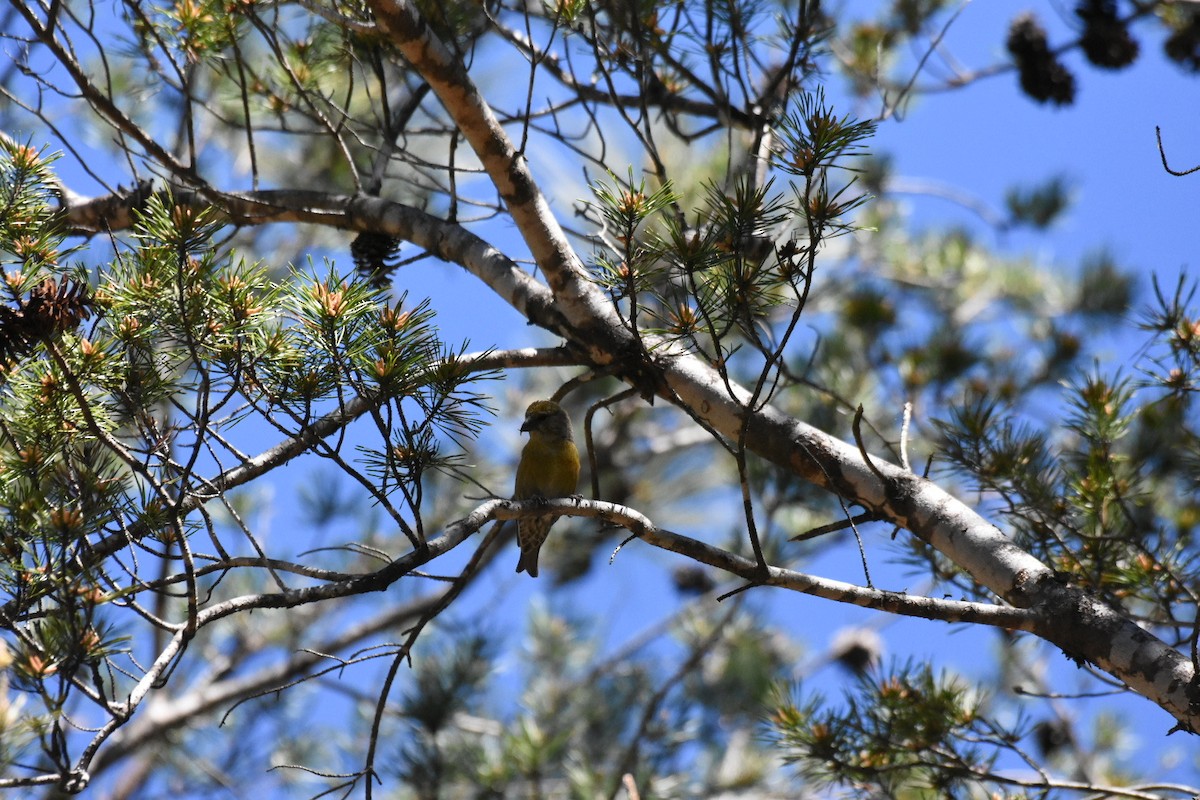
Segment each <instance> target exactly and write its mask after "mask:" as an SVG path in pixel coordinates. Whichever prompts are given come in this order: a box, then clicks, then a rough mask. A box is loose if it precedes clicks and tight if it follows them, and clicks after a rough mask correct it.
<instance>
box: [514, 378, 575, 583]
mask: <svg viewBox="0 0 1200 800" xmlns="http://www.w3.org/2000/svg"><path fill="white" fill-rule="evenodd" d="M526 431H528V433H529V441H528V442H526V443H525V448H524V449H523V450H522V451H521V461H520V463H519V464H517V485H516V488H515V490H514V491H513V499H514V500H531V499H543V500H544V499H548V498H554V497H567V496H568V495H572V494H574V493H575V485H576V484H577V483H578V481H579V451H578V450H576V449H575V437H574V436H572V435H571V418H570V417H568V416H567V412H566V411H563V410H562V407H561V406H559V404H558V403H555V402H554V401H552V400H538V401H536V402H533V403H531V404H530V405H529V408H528V409H526V411H525V422H524V424H522V425H521V432H522V433H524V432H526ZM556 519H557V517H531V518H528V519H520V520H517V544H519V545H520V546H521V559H520V561H518V562H517V572H522V571H528V572H529V575H530V577H533V578H536V577H537V574H538V552H540V551H541V549H542V543H543V542H545V541H546V534H548V533H549V532H550V526H551V525H553V524H554V522H555V520H556Z"/></svg>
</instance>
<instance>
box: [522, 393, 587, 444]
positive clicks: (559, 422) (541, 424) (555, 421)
mask: <svg viewBox="0 0 1200 800" xmlns="http://www.w3.org/2000/svg"><path fill="white" fill-rule="evenodd" d="M521 432H522V433H524V432H528V433H530V434H533V433H540V434H542V435H543V436H549V437H552V438H559V439H573V438H574V437H573V436H572V435H571V418H570V417H569V416H567V412H566V411H564V410H563V408H562V406H560V405H559V404H558V403H556V402H554V401H553V400H535V401H534V402H532V403H530V404H529V408H527V409H525V422H524V423H522V425H521Z"/></svg>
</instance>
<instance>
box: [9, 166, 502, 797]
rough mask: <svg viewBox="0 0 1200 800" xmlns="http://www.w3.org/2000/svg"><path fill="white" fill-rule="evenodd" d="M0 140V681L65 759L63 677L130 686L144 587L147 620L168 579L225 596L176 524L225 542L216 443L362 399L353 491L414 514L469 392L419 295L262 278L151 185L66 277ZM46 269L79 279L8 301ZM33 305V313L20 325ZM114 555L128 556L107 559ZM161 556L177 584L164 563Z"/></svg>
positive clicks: (458, 435)
mask: <svg viewBox="0 0 1200 800" xmlns="http://www.w3.org/2000/svg"><path fill="white" fill-rule="evenodd" d="M7 152H8V161H7V162H6V163H5V165H4V166H3V169H0V174H2V175H3V177H4V182H3V189H2V191H3V192H4V194H5V196H6V197H7V198H8V209H9V212H8V213H6V214H5V215H4V216H3V218H2V219H3V223H0V258H2V259H3V264H4V266H5V268H7V269H8V270H9V271H8V272H6V273H5V274H6V284H7V285H8V286H9V287H10V291H11V293H12V296H13V302H14V303H16V308H15V309H13V308H7V309H4V311H5V312H6V313H4V314H3V315H0V317H2V318H0V338H4V337H7V340H9V341H10V343H11V340H12V339H13V336H14V334H13V331H14V330H20V331H21V332H22V333H21V336H22V337H23V338H22V340H21V342H20V345H21V346H20V347H16V346H9V347H8V348H7V351H6V352H8V353H9V354H10V356H11V357H10V359H9V363H8V364H7V368H6V370H5V371H4V373H3V383H2V384H0V601H2V602H3V603H4V605H3V609H4V611H3V613H4V614H5V615H6V616H5V619H6V626H5V627H6V629H8V631H9V632H10V634H11V635H12V637H13V638H11V639H10V640H9V645H10V647H11V648H12V650H13V656H12V667H11V674H12V676H13V679H12V684H11V685H12V688H13V689H14V690H17V691H19V692H22V693H24V694H25V695H27V696H28V698H27V699H28V700H29V703H28V704H27V706H26V708H28V709H29V713H32V714H36V715H39V716H38V718H39V719H40V720H41V722H40V723H39V724H41V725H42V726H43V727H42V728H41V729H40V730H39V732H38V738H37V739H36V742H37V745H38V746H39V747H40V749H41V752H42V756H43V757H44V758H46V759H49V760H50V762H51V763H53V764H55V765H57V768H61V769H62V770H64V774H65V773H66V772H69V771H70V758H71V757H70V755H69V751H70V749H71V748H70V746H69V745H68V744H67V742H68V740H69V739H70V734H69V733H68V730H67V728H66V727H65V717H64V713H65V712H66V711H67V709H70V708H73V707H74V706H75V705H76V704H77V703H78V702H81V701H80V700H79V698H78V697H77V695H78V690H79V687H81V686H87V687H90V688H89V689H88V691H89V692H90V697H91V698H92V700H93V701H94V702H95V703H96V704H99V705H100V706H101V707H102V708H103V707H106V706H104V704H106V703H109V702H113V701H115V700H117V699H118V698H120V697H121V696H122V694H124V693H128V691H129V689H130V687H131V686H132V681H133V680H135V679H134V678H132V677H130V676H133V675H135V674H136V673H132V672H129V671H128V670H113V669H111V665H112V664H113V663H114V662H115V661H117V660H120V659H123V658H125V657H126V653H128V652H129V650H130V644H129V641H128V635H127V634H126V633H125V631H124V630H123V629H124V628H125V626H127V625H131V624H136V623H137V622H138V621H140V615H141V614H143V613H144V612H142V611H139V609H141V608H142V604H143V603H144V602H145V600H143V598H144V597H146V596H152V597H153V596H155V595H161V597H162V599H161V601H160V602H161V603H163V608H162V610H160V612H159V613H167V612H168V611H169V609H170V607H171V606H172V605H174V601H172V600H170V599H169V597H170V594H171V592H172V591H173V589H172V588H171V587H172V586H173V585H175V584H177V583H179V582H180V581H186V582H188V583H192V582H197V581H201V582H203V583H206V584H208V592H207V594H205V593H201V595H202V596H201V597H199V598H194V599H193V602H195V603H196V604H197V605H199V606H207V605H209V604H211V603H216V602H219V601H220V600H222V599H224V598H225V597H226V596H227V595H226V592H228V591H236V590H237V588H238V586H237V584H238V581H237V580H236V579H232V578H226V579H225V580H223V581H220V580H218V581H215V582H210V581H207V580H204V579H201V578H199V577H198V573H199V574H201V575H202V574H204V573H205V572H206V569H207V568H206V566H205V563H206V562H208V561H210V560H211V559H212V556H204V555H200V556H197V555H196V554H195V553H194V551H193V547H197V546H198V547H200V548H201V549H202V550H203V549H204V545H203V544H201V543H199V542H196V543H193V537H195V536H196V535H197V534H198V533H200V532H203V533H204V534H206V536H205V537H203V538H205V539H207V540H208V541H209V542H210V543H212V546H213V547H215V548H216V549H217V550H218V551H224V550H225V548H226V547H233V548H234V549H239V548H236V546H233V545H227V544H225V543H222V542H221V537H220V534H219V533H218V531H217V526H216V524H215V523H214V521H213V518H212V516H211V515H210V514H208V513H207V512H204V511H203V510H200V509H202V506H203V503H204V502H205V501H207V500H208V499H210V498H211V497H212V493H213V492H212V487H213V486H215V485H218V484H219V483H220V482H222V481H225V480H226V476H227V475H228V474H229V473H227V472H226V473H224V474H222V472H223V470H227V469H229V468H230V467H233V468H235V469H236V468H237V467H238V466H239V465H244V464H246V462H247V458H246V456H244V455H242V450H241V449H240V448H239V447H238V446H237V445H236V444H235V442H236V441H238V439H237V438H236V437H238V436H239V435H240V434H242V432H243V431H245V430H246V428H250V429H253V425H247V424H246V423H249V422H258V423H261V422H264V421H265V422H267V423H269V425H270V426H272V427H273V428H274V429H276V430H278V431H283V432H289V431H290V432H292V435H295V434H297V433H298V432H299V431H301V430H304V429H306V428H307V427H308V426H311V425H312V424H313V423H314V422H315V421H316V420H317V419H318V418H319V417H321V416H322V415H327V414H329V413H330V412H335V413H336V412H338V411H339V410H340V409H345V408H346V407H347V405H348V404H350V403H351V402H353V401H354V400H355V397H356V396H358V397H359V398H362V399H366V400H369V401H370V403H371V405H372V408H373V412H372V415H371V417H370V419H371V422H372V423H373V427H374V429H375V432H376V436H377V442H378V443H377V444H371V443H370V442H371V440H370V438H367V439H364V440H363V442H364V443H363V444H361V445H360V450H361V452H362V457H361V458H360V460H359V462H360V464H363V465H365V471H366V472H367V473H368V474H372V473H373V474H374V477H375V480H374V481H372V482H371V483H370V484H368V485H369V486H370V487H371V491H372V492H373V493H374V497H375V498H376V499H377V500H379V501H381V502H386V503H388V507H389V508H391V509H392V510H393V513H395V514H397V515H399V513H400V511H401V510H403V511H404V512H405V513H407V514H410V515H414V516H415V515H416V513H417V512H419V510H420V501H421V496H422V491H423V483H424V476H425V473H426V472H427V470H429V469H430V468H431V467H444V466H445V465H447V464H450V463H453V462H454V460H455V459H456V457H457V455H456V453H457V450H458V448H460V447H461V446H462V445H463V444H464V440H465V439H466V438H467V437H470V436H471V435H473V434H474V432H475V431H477V430H478V424H479V423H478V420H477V417H476V414H477V413H478V411H479V409H480V408H481V403H482V401H481V399H480V398H479V396H478V395H476V394H474V393H472V392H470V391H469V390H468V389H467V388H466V386H467V384H468V383H469V382H470V381H472V380H474V376H473V375H471V374H470V373H469V371H468V370H466V369H464V368H463V367H462V366H461V365H460V364H459V363H458V362H457V360H456V355H455V353H453V352H451V351H447V350H446V349H445V348H444V347H443V345H442V344H441V343H440V341H439V340H438V338H437V335H436V330H435V329H434V328H433V326H432V322H431V320H432V314H431V313H430V311H429V309H428V308H427V307H426V306H425V305H424V304H418V305H416V306H414V307H411V308H404V306H403V301H400V302H398V303H396V304H394V305H388V304H386V303H384V302H383V299H382V297H381V295H380V294H379V292H378V290H375V289H373V288H371V287H370V286H369V285H367V284H364V283H362V282H359V281H351V280H347V279H345V278H342V277H340V276H339V275H338V274H337V273H336V272H335V271H333V270H332V269H330V270H329V271H328V272H327V273H326V274H325V275H324V276H317V277H309V276H307V275H305V274H302V273H300V272H299V271H296V272H294V273H293V275H292V277H291V279H290V280H289V281H287V282H286V283H283V284H277V283H274V282H272V281H270V280H269V279H268V277H267V272H266V270H265V269H263V268H262V267H261V266H259V265H248V264H246V263H245V262H243V261H241V260H239V259H237V258H236V257H235V255H234V254H233V253H231V252H228V251H225V250H223V249H222V248H220V247H218V246H216V245H215V244H214V239H215V238H216V237H217V236H218V234H219V233H220V231H221V225H220V223H219V221H218V220H217V218H216V216H215V215H214V214H213V213H212V212H209V211H203V212H196V211H193V210H192V209H190V208H189V207H186V206H182V205H178V204H175V203H174V202H172V199H171V198H170V196H168V195H156V196H153V197H151V198H150V199H149V200H148V201H147V203H146V205H145V207H144V209H143V211H142V212H141V215H140V217H139V220H138V224H137V228H136V231H135V239H134V244H133V246H132V247H130V248H129V249H127V250H125V251H123V252H121V253H120V254H119V256H118V257H117V258H116V259H115V260H114V261H113V262H112V263H111V264H109V265H107V266H103V267H101V268H99V269H98V271H97V274H96V276H95V278H94V284H95V286H96V288H95V289H94V290H85V288H84V287H85V286H86V284H83V283H82V281H83V280H84V277H83V276H84V274H85V273H84V271H83V270H82V269H81V268H71V267H68V266H66V265H65V263H64V255H63V249H62V247H61V241H62V237H61V234H59V233H57V232H56V229H55V217H54V215H53V214H52V213H51V212H50V210H49V209H48V207H47V202H48V201H49V199H50V198H51V197H53V188H52V186H53V184H52V181H53V176H52V175H51V173H49V171H48V170H46V169H45V166H44V164H45V161H44V160H43V159H41V158H40V156H37V155H36V154H34V153H32V151H29V150H27V149H22V148H12V149H10V150H8V151H7ZM54 281H57V282H58V284H57V285H59V286H67V285H68V281H74V282H76V283H71V284H70V285H71V286H76V285H77V286H78V287H79V288H78V289H74V288H73V289H71V290H70V291H57V292H52V291H49V290H45V289H42V290H41V291H42V294H40V295H39V294H38V293H37V292H38V291H39V289H37V288H35V289H34V290H33V291H32V293H31V294H30V296H29V298H25V297H24V294H23V290H24V288H25V287H28V286H35V287H45V286H47V285H49V286H54V285H55V284H54V283H53V282H54ZM91 308H95V309H96V311H97V312H98V313H97V314H96V315H95V318H94V319H92V321H91V322H90V323H89V324H87V325H86V326H85V325H84V322H85V319H87V318H89V317H90V316H91V315H90V312H89V313H82V310H88V309H91ZM81 309H82V310H81ZM38 314H40V315H42V316H45V317H46V318H47V319H48V320H50V322H52V323H53V324H49V323H47V324H45V325H35V326H32V327H30V326H29V325H28V324H27V321H28V320H29V319H31V318H33V317H34V316H35V315H38ZM251 435H252V436H253V435H255V434H253V433H251ZM257 435H258V436H261V432H260V433H258V434H257ZM307 447H308V448H309V449H312V450H319V449H320V448H321V447H322V445H321V444H320V442H319V441H318V440H313V441H311V442H309V444H308V445H307ZM299 452H300V451H297V452H296V453H295V454H293V455H298V454H299ZM325 452H327V453H330V454H332V453H333V451H330V450H326V451H325ZM339 458H340V456H339ZM393 495H396V496H398V497H399V498H400V501H399V502H392V500H391V498H392V496H393ZM402 529H403V530H406V531H407V532H408V533H409V535H410V538H412V539H414V540H415V539H416V538H417V536H418V535H419V534H418V533H417V532H414V531H413V530H411V529H410V528H405V527H402ZM417 530H419V525H418V528H417ZM126 548H132V550H133V552H134V553H135V555H134V557H133V558H132V560H131V561H126V560H125V559H124V558H118V557H115V556H114V554H116V553H119V552H121V551H122V550H124V549H126ZM251 552H253V551H251ZM196 558H199V560H200V563H199V564H197V563H196V561H194V560H193V559H196ZM181 561H182V562H183V563H185V564H188V565H190V566H189V567H188V569H187V570H185V575H186V577H184V576H182V575H176V574H174V567H173V566H171V565H174V564H176V563H177V562H181ZM154 564H157V565H160V566H157V567H150V566H149V565H154ZM219 587H223V588H219ZM131 612H132V613H131ZM193 613H194V610H193ZM12 614H16V615H17V616H8V615H12ZM106 665H107V667H106V668H104V669H102V667H105V666H106ZM456 674H457V673H456ZM458 677H460V678H461V677H462V676H461V675H458ZM425 688H426V689H428V688H430V687H429V686H426V687H425ZM4 702H5V703H8V705H7V706H6V707H12V704H11V702H9V701H8V700H7V698H4ZM82 702H86V701H82ZM34 705H37V706H40V708H37V709H36V710H35V709H34V708H33V706H34ZM445 708H449V706H448V705H445ZM76 713H77V709H76ZM414 713H415V712H414ZM5 719H7V718H5ZM426 722H428V720H426ZM15 735H16V734H14V736H15ZM14 741H16V739H14ZM14 757H15V756H14Z"/></svg>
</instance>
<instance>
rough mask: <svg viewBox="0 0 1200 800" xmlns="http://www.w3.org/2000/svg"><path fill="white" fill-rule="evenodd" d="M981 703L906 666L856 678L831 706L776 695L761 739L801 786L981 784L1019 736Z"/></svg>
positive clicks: (961, 788) (878, 788) (890, 790)
mask: <svg viewBox="0 0 1200 800" xmlns="http://www.w3.org/2000/svg"><path fill="white" fill-rule="evenodd" d="M986 711H987V708H986V703H985V701H984V699H983V698H981V697H979V696H978V695H976V693H975V692H973V691H972V690H971V689H970V688H968V687H967V685H966V684H965V683H964V682H963V681H961V680H959V679H957V678H954V677H950V676H946V675H937V674H935V673H934V671H933V670H932V669H930V668H929V667H928V666H924V665H920V666H916V665H912V664H906V665H902V666H899V667H897V668H895V669H894V670H893V671H891V672H890V673H889V674H878V675H872V674H866V675H864V676H862V677H861V678H860V679H859V681H858V683H857V685H856V686H855V688H854V690H853V693H849V692H848V693H847V694H846V696H845V697H844V698H843V702H842V703H840V704H833V703H830V702H827V701H826V700H824V699H823V698H822V697H820V696H819V695H809V696H807V697H806V699H804V700H796V699H789V698H786V697H785V698H781V699H780V702H779V703H778V704H777V706H776V708H775V710H774V711H773V713H772V716H771V720H770V725H771V727H770V730H769V736H770V737H771V739H772V740H773V741H775V742H776V743H777V744H778V746H779V747H780V748H781V750H782V752H783V757H784V758H785V759H786V760H787V761H788V762H789V763H791V764H793V765H794V766H795V768H796V769H797V771H798V772H799V773H800V775H801V776H803V777H804V779H805V780H806V781H809V782H812V783H814V784H818V785H820V784H839V785H842V786H845V787H847V788H852V789H855V790H858V791H861V792H868V793H871V794H872V795H873V794H874V793H882V795H883V796H887V797H895V796H904V795H909V794H912V795H914V796H920V792H921V791H922V790H936V792H937V793H938V796H942V797H965V796H968V795H969V792H968V790H969V789H970V788H971V787H973V786H975V787H980V788H982V787H983V786H986V785H988V784H989V783H990V782H991V781H990V780H989V778H988V775H989V773H990V770H991V767H992V764H993V763H994V761H995V759H996V757H997V755H998V754H999V752H1000V751H1002V750H1005V749H1009V748H1012V747H1013V746H1014V745H1015V743H1016V742H1017V741H1018V740H1019V738H1020V735H1019V734H1018V733H1017V732H1015V731H1010V730H1004V729H1001V728H999V727H997V726H996V725H995V723H993V722H989V721H988V717H987V714H986Z"/></svg>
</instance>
